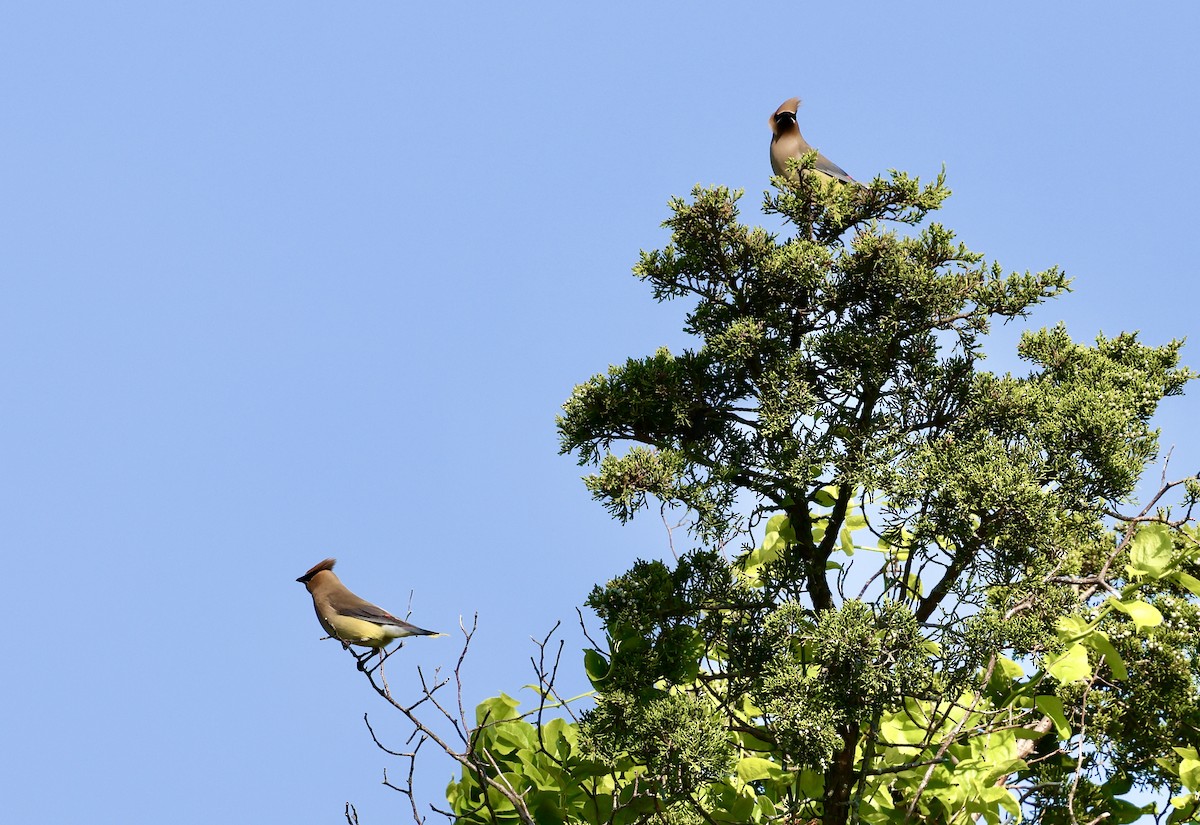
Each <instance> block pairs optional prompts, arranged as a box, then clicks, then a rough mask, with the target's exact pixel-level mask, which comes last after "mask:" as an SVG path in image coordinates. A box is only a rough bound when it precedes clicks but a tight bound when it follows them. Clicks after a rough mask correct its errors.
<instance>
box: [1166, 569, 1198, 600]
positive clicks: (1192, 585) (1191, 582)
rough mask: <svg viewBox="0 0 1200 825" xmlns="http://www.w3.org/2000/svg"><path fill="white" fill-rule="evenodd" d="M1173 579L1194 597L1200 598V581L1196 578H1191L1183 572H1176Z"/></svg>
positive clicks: (1172, 576)
mask: <svg viewBox="0 0 1200 825" xmlns="http://www.w3.org/2000/svg"><path fill="white" fill-rule="evenodd" d="M1171 578H1172V579H1174V580H1175V581H1177V582H1179V583H1180V584H1181V585H1183V586H1184V587H1186V588H1187V589H1188V590H1190V591H1191V592H1192V595H1194V596H1200V579H1198V578H1196V577H1195V576H1189V575H1188V574H1187V573H1184V572H1183V571H1182V570H1176V571H1175V572H1174V573H1172V574H1171Z"/></svg>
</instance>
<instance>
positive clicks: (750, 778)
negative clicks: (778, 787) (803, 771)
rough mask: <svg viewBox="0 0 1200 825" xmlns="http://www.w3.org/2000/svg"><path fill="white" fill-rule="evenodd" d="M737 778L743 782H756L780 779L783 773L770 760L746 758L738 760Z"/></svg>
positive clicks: (757, 757)
mask: <svg viewBox="0 0 1200 825" xmlns="http://www.w3.org/2000/svg"><path fill="white" fill-rule="evenodd" d="M737 776H738V779H740V780H742V781H743V782H756V781H759V780H763V779H779V778H780V777H782V776H783V771H782V770H781V769H780V768H779V765H777V764H775V763H774V762H772V761H771V760H770V759H763V758H762V757H760V756H746V757H743V758H741V759H739V760H738V763H737Z"/></svg>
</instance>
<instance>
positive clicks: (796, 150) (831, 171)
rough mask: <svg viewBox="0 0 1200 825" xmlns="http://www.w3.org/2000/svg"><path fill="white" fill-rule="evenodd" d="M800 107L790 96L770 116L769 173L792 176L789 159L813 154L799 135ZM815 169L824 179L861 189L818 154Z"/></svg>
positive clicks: (811, 149)
mask: <svg viewBox="0 0 1200 825" xmlns="http://www.w3.org/2000/svg"><path fill="white" fill-rule="evenodd" d="M799 108H800V98H798V97H792V98H788V99H787V100H785V101H783V103H781V104H780V106H779V108H778V109H776V110H775V114H773V115H771V120H770V124H771V170H772V171H773V172H774V173H775V174H776V175H790V174H792V173H790V172H789V171H788V165H787V159H788V158H800V157H803V156H804V154H805V153H806V152H812V151H815V150H814V149H813V147H812V146H810V145H809V144H808V141H807V140H805V139H804V136H803V135H801V134H800V127H799V125H797V123H796V111H797V110H798V109H799ZM815 168H816V171H818V172H820V173H821V174H822V175H825V176H827V177H830V178H834V179H835V180H840V181H843V182H845V183H853V184H856V185H858V186H862V184H861V183H859V182H858V181H856V180H855V179H854V178H852V177H850V175H849V173H848V172H846V170H845V169H843V168H842V167H840V166H838V165H837V164H836V163H834V162H833V161H831V160H830V159H829V158H827V157H825V156H824V155H822V154H821V153H820V152H817V163H816V167H815Z"/></svg>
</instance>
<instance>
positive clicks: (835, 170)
mask: <svg viewBox="0 0 1200 825" xmlns="http://www.w3.org/2000/svg"><path fill="white" fill-rule="evenodd" d="M815 168H816V169H817V171H818V172H824V173H825V174H826V175H829V176H830V177H831V178H837V179H838V180H844V181H846V182H847V183H858V181H856V180H855V179H854V178H852V177H850V173H849V172H847V171H846V170H845V169H843V168H842V167H840V166H838V165H837V164H836V163H834V162H833V161H831V160H830V159H829V158H827V157H825V156H824V155H822V154H821V153H820V152H817V163H816V167H815Z"/></svg>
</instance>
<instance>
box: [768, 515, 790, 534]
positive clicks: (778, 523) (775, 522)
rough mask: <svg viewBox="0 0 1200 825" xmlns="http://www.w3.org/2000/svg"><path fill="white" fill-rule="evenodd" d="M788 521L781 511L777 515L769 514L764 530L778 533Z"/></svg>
mask: <svg viewBox="0 0 1200 825" xmlns="http://www.w3.org/2000/svg"><path fill="white" fill-rule="evenodd" d="M790 523H791V522H790V521H789V519H788V517H787V516H785V515H784V514H783V513H779V514H778V515H774V516H771V517H770V518H769V519H767V527H766V532H768V533H778V532H779V531H780V530H782V529H783V527H784V525H786V524H790Z"/></svg>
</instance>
